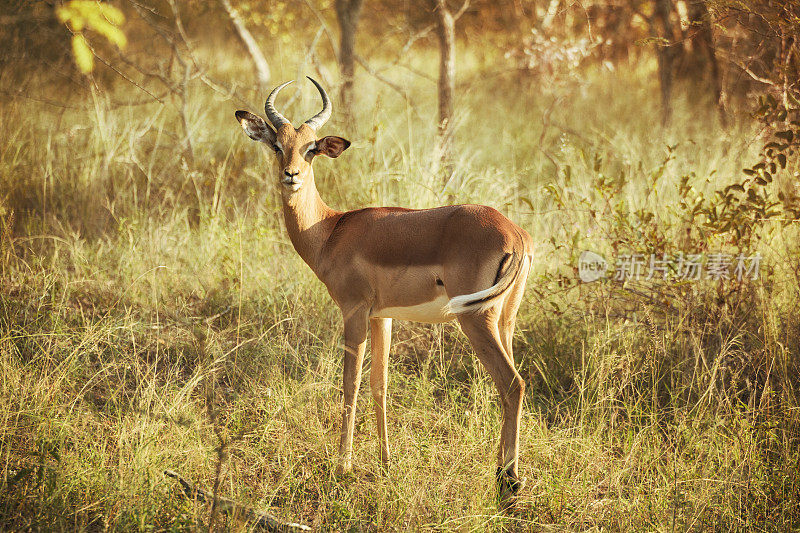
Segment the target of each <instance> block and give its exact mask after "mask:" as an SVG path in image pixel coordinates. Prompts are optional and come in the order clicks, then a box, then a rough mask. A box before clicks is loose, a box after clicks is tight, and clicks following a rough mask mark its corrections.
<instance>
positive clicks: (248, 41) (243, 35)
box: [219, 0, 270, 90]
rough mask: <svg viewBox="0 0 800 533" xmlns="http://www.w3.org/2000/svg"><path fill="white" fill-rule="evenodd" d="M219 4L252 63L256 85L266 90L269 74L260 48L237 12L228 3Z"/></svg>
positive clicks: (227, 1)
mask: <svg viewBox="0 0 800 533" xmlns="http://www.w3.org/2000/svg"><path fill="white" fill-rule="evenodd" d="M219 2H220V4H222V7H223V8H225V11H226V12H227V13H228V17H230V19H231V22H232V23H233V27H234V28H236V34H237V35H238V36H239V39H241V40H242V43H243V44H244V46H245V48H247V52H248V53H249V54H250V59H251V60H252V61H253V66H254V67H255V69H256V79H257V80H258V84H259V85H260V86H261V89H262V90H266V89H268V88H269V78H270V72H269V63H267V58H266V57H264V54H263V53H262V52H261V48H259V47H258V43H256V40H255V39H254V38H253V35H252V34H251V33H250V31H248V29H247V26H245V24H244V21H243V20H242V18H241V17H240V16H239V12H238V11H236V9H234V7H233V6H232V5H231V3H230V1H229V0H219Z"/></svg>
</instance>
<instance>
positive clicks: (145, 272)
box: [0, 40, 800, 531]
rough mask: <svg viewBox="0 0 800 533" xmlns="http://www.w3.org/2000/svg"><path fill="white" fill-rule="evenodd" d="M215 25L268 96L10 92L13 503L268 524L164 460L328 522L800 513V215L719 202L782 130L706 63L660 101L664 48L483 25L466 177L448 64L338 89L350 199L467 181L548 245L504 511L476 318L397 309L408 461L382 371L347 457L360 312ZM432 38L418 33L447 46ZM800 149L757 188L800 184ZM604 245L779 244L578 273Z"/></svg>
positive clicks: (113, 522) (467, 81)
mask: <svg viewBox="0 0 800 533" xmlns="http://www.w3.org/2000/svg"><path fill="white" fill-rule="evenodd" d="M196 44H197V48H196V51H195V53H196V54H198V57H199V61H201V62H202V63H203V64H205V65H210V66H212V67H213V72H214V73H215V75H216V76H217V77H218V78H222V79H225V80H226V81H227V82H228V83H234V85H238V93H237V94H239V95H244V98H242V99H240V98H237V97H235V96H231V95H226V94H222V93H221V92H218V91H214V90H212V89H211V88H209V86H207V85H202V84H195V85H192V86H190V90H189V92H188V94H187V97H186V99H185V102H183V105H185V111H186V113H185V115H184V116H187V117H189V122H188V124H185V125H182V124H181V116H180V113H179V108H180V105H181V102H178V101H177V100H176V101H173V100H169V99H167V100H166V101H165V102H164V103H163V104H161V103H158V102H154V101H149V102H145V103H140V104H139V105H135V106H121V105H118V102H124V101H130V100H135V99H137V98H139V97H141V96H143V95H142V94H141V92H140V91H138V89H137V88H136V87H133V86H132V85H131V84H129V83H127V82H126V81H125V80H121V79H113V78H112V81H110V82H107V83H106V85H104V86H103V88H99V87H98V88H96V89H94V90H91V91H83V92H81V91H74V92H73V91H72V90H71V89H70V85H69V84H68V83H67V82H61V84H59V82H58V81H54V80H53V77H51V76H48V75H46V74H44V73H42V74H36V73H32V74H30V75H31V76H32V77H33V78H32V79H31V80H29V81H30V85H29V87H32V88H31V89H30V90H29V92H27V94H13V95H12V94H10V93H9V92H6V93H4V94H5V96H4V97H3V98H4V100H3V104H2V107H1V108H0V125H1V126H0V127H1V128H2V139H3V140H2V144H1V145H0V180H2V181H1V183H2V195H1V196H0V198H2V200H3V204H2V205H3V225H2V227H3V234H2V257H0V268H1V269H2V270H1V271H2V274H1V275H2V277H0V419H1V421H0V442H2V451H1V452H0V453H1V456H0V472H1V473H2V478H1V479H2V484H3V485H2V490H1V491H0V524H1V525H2V528H3V529H20V530H22V529H26V530H62V531H83V530H89V531H94V530H100V529H106V528H108V529H114V530H195V529H199V530H204V529H207V528H209V527H210V528H212V529H216V528H223V529H227V528H229V529H233V530H239V529H246V528H248V527H249V526H248V525H247V524H244V523H242V522H237V521H234V520H230V519H227V518H225V517H223V516H222V515H220V514H219V513H212V511H211V510H210V509H209V508H208V507H207V506H204V505H201V504H195V503H193V502H190V501H187V500H186V499H185V498H183V497H182V495H181V492H180V490H179V488H178V487H177V485H175V483H174V482H173V481H172V480H170V479H168V478H165V476H164V475H163V471H164V470H165V469H173V470H175V471H177V472H179V473H180V474H182V475H183V476H185V477H187V478H189V479H191V480H193V481H195V482H197V483H198V484H199V485H201V486H204V487H206V488H208V489H210V490H214V489H216V490H217V491H218V492H219V493H220V494H223V495H226V496H228V497H231V498H234V499H236V500H237V501H240V502H244V503H247V504H249V505H252V506H253V507H255V508H257V509H263V510H265V511H268V512H270V513H272V514H274V515H276V516H279V517H281V518H284V519H286V520H287V521H297V522H303V523H305V524H308V525H311V526H313V527H315V528H318V529H320V530H328V531H345V530H348V531H350V530H352V531H359V530H364V531H383V530H398V531H399V530H442V531H450V530H468V531H469V530H480V531H483V530H491V531H494V530H500V529H503V528H508V529H511V530H519V531H528V530H611V531H633V530H637V531H644V530H647V531H654V530H655V531H667V530H668V531H675V530H694V531H699V530H713V531H731V530H756V531H787V530H791V529H796V528H798V527H800V476H798V471H800V448H799V447H798V445H799V444H800V440H798V439H800V434H799V432H798V420H800V414H799V413H798V401H797V385H796V381H797V370H798V352H799V351H800V348H799V347H798V339H800V323H799V322H798V315H797V307H798V304H800V294H799V292H798V291H799V289H798V287H799V286H800V285H799V284H798V275H800V258H799V257H798V245H799V244H800V241H798V235H797V227H796V225H795V224H791V223H788V224H784V223H783V219H781V218H780V217H777V218H776V219H771V220H767V221H762V222H759V223H758V224H756V223H752V224H751V225H752V233H748V234H747V239H744V237H743V238H742V239H741V240H736V239H734V238H733V237H732V233H731V231H732V229H731V227H730V225H729V226H728V227H727V228H725V227H723V223H721V222H720V223H718V224H717V222H715V221H714V220H712V217H710V215H709V213H710V212H711V210H710V206H711V207H713V203H712V202H713V199H714V198H716V197H715V196H714V191H716V190H721V189H723V188H724V187H725V186H727V185H731V184H737V183H741V182H742V180H743V179H745V178H746V175H745V174H743V172H742V171H743V169H745V168H750V167H751V166H752V165H754V164H756V163H757V162H759V161H760V160H761V159H763V158H762V156H761V149H762V147H763V145H764V142H765V138H764V136H763V132H762V130H761V129H760V127H759V124H758V123H757V122H756V121H754V120H753V119H752V118H751V117H750V116H749V115H748V114H747V113H745V112H741V113H738V114H737V113H731V114H730V115H729V117H728V123H727V124H726V125H724V126H723V125H722V124H721V123H720V120H719V114H718V113H717V111H716V110H715V109H714V108H713V106H710V105H706V103H705V102H704V101H703V98H701V97H699V96H697V94H694V93H693V92H692V91H691V90H689V89H687V90H686V91H685V92H683V93H680V94H679V95H678V96H676V100H675V102H674V111H673V116H672V120H671V121H670V123H669V125H666V126H664V125H661V121H660V120H659V118H658V116H659V111H658V106H657V94H658V87H657V81H656V79H655V78H654V76H653V75H652V71H653V68H654V65H653V64H652V62H648V61H637V62H631V63H629V64H621V65H618V66H617V68H614V69H609V68H601V67H599V66H596V67H592V68H587V69H585V71H583V72H581V74H580V76H576V77H574V78H569V79H568V80H567V81H565V82H563V83H552V84H550V83H539V82H537V81H536V80H535V79H527V78H523V77H520V76H519V75H518V73H516V72H515V71H513V70H509V69H506V68H502V67H495V65H496V64H499V63H500V61H501V60H500V59H498V58H493V57H491V56H486V55H485V54H479V53H477V51H475V50H471V49H461V50H460V52H459V54H460V55H459V61H460V62H459V68H460V70H459V85H458V88H459V91H458V100H457V107H456V111H457V117H458V119H457V123H456V125H455V127H456V129H455V131H456V133H455V135H456V137H455V139H456V141H455V142H454V144H453V149H454V161H455V164H454V165H455V166H454V170H453V178H452V179H451V180H450V182H449V184H448V185H447V187H446V188H445V187H443V186H442V178H441V174H440V173H439V172H435V171H434V170H435V169H436V168H437V166H438V165H437V163H438V161H437V155H436V151H435V150H434V149H433V147H434V146H435V142H436V124H435V120H433V119H432V117H433V116H434V115H435V113H436V90H435V81H431V80H429V79H426V78H424V77H421V76H419V75H417V74H415V73H413V72H411V71H403V70H397V71H392V73H393V75H394V76H395V79H396V80H400V83H402V86H403V87H404V88H405V90H407V91H408V93H409V94H410V95H412V96H413V99H412V100H410V101H409V100H405V99H404V98H402V97H401V96H400V95H399V94H398V93H397V92H396V91H394V90H392V89H391V88H389V87H387V86H386V85H385V84H383V83H382V82H380V81H378V80H376V79H375V78H373V77H370V76H367V75H366V74H364V75H362V76H360V77H359V79H358V90H357V93H356V100H355V103H356V105H355V111H356V121H355V123H356V125H355V126H354V125H347V124H345V123H344V121H343V119H342V117H341V116H338V115H337V113H336V108H335V109H334V117H333V119H332V120H331V122H330V123H329V124H328V125H326V126H325V127H324V130H323V132H322V133H323V134H343V135H344V136H347V137H349V138H350V139H351V140H352V141H353V146H352V147H351V148H350V149H349V150H348V151H347V152H345V154H343V156H342V157H340V158H339V159H337V160H335V161H332V160H318V161H316V162H315V167H316V173H317V184H318V187H319V189H320V192H321V194H322V196H323V198H324V199H325V200H326V201H327V202H328V203H329V205H331V206H332V207H335V208H339V209H351V208H356V207H362V206H370V205H402V206H410V207H417V208H424V207H431V206H436V205H441V204H442V203H444V202H446V201H448V197H451V198H452V201H453V202H455V203H481V204H486V205H490V206H493V207H496V208H497V209H499V210H500V211H502V212H503V213H505V214H506V215H507V216H509V217H510V218H511V219H512V220H514V221H516V222H517V223H518V224H520V225H521V226H522V227H524V228H525V229H527V231H528V232H529V233H530V234H531V235H532V236H533V238H534V240H535V242H536V243H537V245H536V261H535V264H534V269H533V272H532V274H531V276H530V279H529V285H528V290H527V292H526V297H525V300H524V302H523V305H522V308H521V311H520V316H519V319H518V329H517V334H516V337H515V339H514V347H515V356H516V360H517V366H518V368H519V371H520V373H521V374H522V376H523V377H524V378H525V379H526V381H527V383H528V388H527V391H526V397H525V405H524V414H523V419H522V434H521V438H520V442H521V456H520V472H521V475H522V476H523V477H526V478H527V485H526V487H525V489H524V490H523V492H522V493H521V498H520V501H519V503H518V504H517V506H516V508H515V509H514V511H513V512H510V513H502V512H500V511H499V509H498V501H497V496H496V490H495V486H494V469H495V465H494V460H495V451H496V445H497V437H498V434H499V421H500V408H499V405H498V404H497V395H496V392H495V390H494V387H493V384H492V382H491V380H490V378H489V377H488V375H487V374H486V372H485V371H484V370H483V368H482V367H481V366H480V364H479V363H478V362H477V360H476V359H475V358H474V356H473V355H472V352H471V349H470V347H469V344H468V342H467V341H466V338H465V337H464V336H463V334H461V332H460V331H459V330H458V328H457V326H455V325H452V324H449V325H442V326H427V325H419V324H409V323H403V322H398V321H395V325H394V328H393V337H394V345H393V348H392V352H391V361H390V396H389V403H388V406H389V407H388V413H389V415H388V419H389V432H390V446H391V452H392V453H393V462H392V464H391V467H390V468H389V469H388V471H386V472H381V470H380V467H379V463H378V460H377V450H378V441H377V438H376V433H375V427H374V421H373V412H372V405H371V399H370V397H369V394H368V387H369V384H368V380H366V379H365V382H364V383H363V384H362V390H361V394H360V398H359V403H358V415H357V423H356V424H357V425H356V438H355V446H354V466H355V471H354V473H353V474H352V475H347V476H345V477H343V478H339V477H337V476H336V475H334V468H335V462H336V449H337V445H338V432H339V423H340V404H341V389H340V387H341V366H342V358H341V344H342V327H341V318H340V315H339V313H338V310H337V309H336V307H335V306H334V304H333V303H332V301H331V300H330V298H329V297H328V295H327V293H326V292H325V289H324V287H323V285H322V284H321V283H320V282H318V281H317V280H316V279H315V278H314V276H313V274H312V273H311V272H310V270H309V269H308V268H307V267H306V266H305V265H304V264H303V263H302V261H301V260H300V258H299V257H298V256H297V254H296V253H295V251H294V249H293V248H292V246H291V244H290V242H289V240H288V237H287V236H286V234H285V230H284V228H283V222H282V219H281V216H280V205H279V194H278V189H277V186H276V183H275V179H274V178H273V174H274V170H273V168H272V163H271V160H272V156H271V154H269V153H267V150H262V148H261V147H259V146H256V145H255V144H253V143H252V142H250V141H249V140H248V139H247V138H246V137H245V136H244V135H243V134H242V132H241V130H240V128H239V126H238V124H237V123H236V121H235V120H234V117H233V112H234V111H235V110H236V109H241V108H244V109H250V110H251V111H254V112H259V111H260V110H261V109H262V108H263V99H264V96H265V95H264V94H263V93H262V92H261V91H258V90H256V89H255V88H253V87H251V86H250V85H249V84H250V83H251V82H252V74H251V72H250V70H249V62H247V61H246V60H244V59H243V58H242V52H241V50H239V49H238V48H236V47H233V46H226V45H224V44H222V45H221V44H220V43H213V45H212V44H208V45H207V46H204V44H203V41H202V40H198V41H197V43H196ZM279 48H280V50H279V53H276V54H275V55H274V56H273V57H272V62H273V65H272V66H273V70H274V72H273V75H274V80H275V83H278V82H280V81H281V80H284V79H290V78H297V79H300V77H301V76H300V75H302V74H307V73H309V74H312V75H313V71H311V70H308V71H307V70H306V66H305V65H304V63H303V61H304V60H305V58H304V56H303V53H302V50H293V49H292V47H291V46H290V45H282V46H281V47H279ZM436 60H437V58H436V56H435V51H431V50H428V51H427V52H425V51H419V52H415V54H414V55H413V57H410V58H409V61H410V62H411V64H412V65H414V67H415V68H416V69H417V70H418V71H421V72H436V68H437V67H436ZM495 62H497V63H495ZM36 76H41V80H40V81H38V82H37V79H36ZM10 79H12V78H11V77H10V75H7V76H6V77H5V80H4V83H6V84H7V83H9V80H10ZM236 80H239V81H238V82H237V81H236ZM37 83H38V85H37ZM37 87H38V89H37ZM284 93H285V94H282V96H281V99H282V100H281V101H280V103H279V109H281V111H282V112H283V113H284V114H285V115H287V117H289V118H290V119H294V120H295V121H297V120H298V119H305V118H307V117H308V116H310V115H311V114H313V113H315V112H316V111H317V108H318V106H319V100H318V95H317V94H316V92H315V91H314V90H313V87H312V86H311V85H310V84H308V83H297V84H295V85H294V86H292V87H291V88H290V89H288V90H285V91H284ZM184 126H185V127H186V130H184ZM184 131H188V132H190V139H191V154H189V153H188V150H187V146H186V145H185V143H183V142H182V135H183V134H182V132H184ZM796 166H797V163H796V162H794V161H789V164H788V168H789V169H790V171H791V170H795V169H796ZM790 171H786V172H785V173H784V174H785V176H784V177H783V178H781V179H783V181H781V179H778V178H776V180H775V182H774V183H772V184H770V185H769V187H766V188H764V189H763V191H762V190H761V189H759V190H758V194H764V195H767V196H768V197H769V195H773V196H774V195H775V194H777V192H778V191H779V190H783V189H787V188H791V187H792V186H793V185H792V182H791V172H790ZM782 176H783V175H782ZM698 202H700V203H701V207H699V208H697V209H695V207H696V206H697V204H698ZM703 202H705V203H703ZM746 214H747V213H745V215H746ZM745 215H743V218H741V219H736V220H734V225H738V226H739V227H741V226H742V225H746V224H748V220H751V219H748V218H747V216H745ZM714 224H717V225H716V226H715V225H714ZM584 249H590V250H594V251H597V252H600V253H601V254H604V255H605V256H606V257H607V258H609V259H610V260H611V261H612V262H613V258H614V257H615V256H619V255H620V254H623V253H626V252H627V253H630V252H641V253H645V254H649V253H651V252H659V253H660V252H662V251H669V252H678V251H686V252H695V251H706V252H713V251H723V252H729V253H731V254H734V253H738V252H739V251H742V252H745V253H748V254H754V253H756V252H758V253H760V254H761V255H762V256H763V261H762V264H761V270H760V276H759V278H758V279H757V280H744V281H742V282H737V281H736V280H735V279H731V280H723V281H715V280H701V281H691V282H686V281H684V282H680V281H678V280H675V279H673V280H668V281H665V282H658V283H657V282H655V281H647V282H645V281H641V282H639V283H638V284H636V283H627V284H623V283H622V282H616V281H613V280H605V281H602V282H596V283H594V284H580V283H579V282H578V281H577V274H576V265H577V258H578V255H579V254H580V252H581V251H582V250H584ZM365 366H366V367H367V368H368V366H369V355H368V356H367V361H366V363H365ZM366 375H368V373H365V376H366Z"/></svg>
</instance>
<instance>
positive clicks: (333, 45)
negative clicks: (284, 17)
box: [303, 0, 339, 63]
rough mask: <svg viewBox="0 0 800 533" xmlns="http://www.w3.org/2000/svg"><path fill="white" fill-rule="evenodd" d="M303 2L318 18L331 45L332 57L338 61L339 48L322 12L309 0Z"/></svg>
mask: <svg viewBox="0 0 800 533" xmlns="http://www.w3.org/2000/svg"><path fill="white" fill-rule="evenodd" d="M303 2H304V3H305V4H306V6H307V7H308V9H309V10H311V12H312V13H313V14H314V16H315V17H317V20H319V23H320V24H321V25H322V27H323V28H324V29H325V35H327V37H328V42H329V43H330V45H331V50H333V57H334V59H336V62H337V63H339V48H338V47H337V46H336V37H334V35H333V32H332V31H331V28H330V26H328V23H327V22H325V19H324V18H323V16H322V14H320V12H319V11H317V8H315V7H314V6H313V5H312V4H311V2H309V1H308V0H303Z"/></svg>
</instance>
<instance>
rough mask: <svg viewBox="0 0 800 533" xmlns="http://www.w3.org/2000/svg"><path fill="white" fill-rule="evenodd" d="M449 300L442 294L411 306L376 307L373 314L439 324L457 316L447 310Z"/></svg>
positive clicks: (377, 316) (379, 316)
mask: <svg viewBox="0 0 800 533" xmlns="http://www.w3.org/2000/svg"><path fill="white" fill-rule="evenodd" d="M449 301H450V299H449V298H448V297H447V295H445V294H442V295H441V296H439V297H437V298H436V299H435V300H432V301H430V302H425V303H422V304H417V305H412V306H409V307H384V308H383V309H374V310H373V311H372V315H371V316H373V317H376V318H396V319H397V320H410V321H412V322H428V323H430V324H438V323H440V322H448V321H450V320H453V319H454V318H455V315H452V314H450V313H448V312H447V311H446V309H447V303H448V302H449Z"/></svg>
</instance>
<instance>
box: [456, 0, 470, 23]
mask: <svg viewBox="0 0 800 533" xmlns="http://www.w3.org/2000/svg"><path fill="white" fill-rule="evenodd" d="M469 3H470V0H464V3H463V4H461V7H460V8H459V9H458V11H456V12H455V14H454V15H453V22H457V21H458V19H459V18H461V15H463V14H464V13H465V12H466V11H467V9H469Z"/></svg>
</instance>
